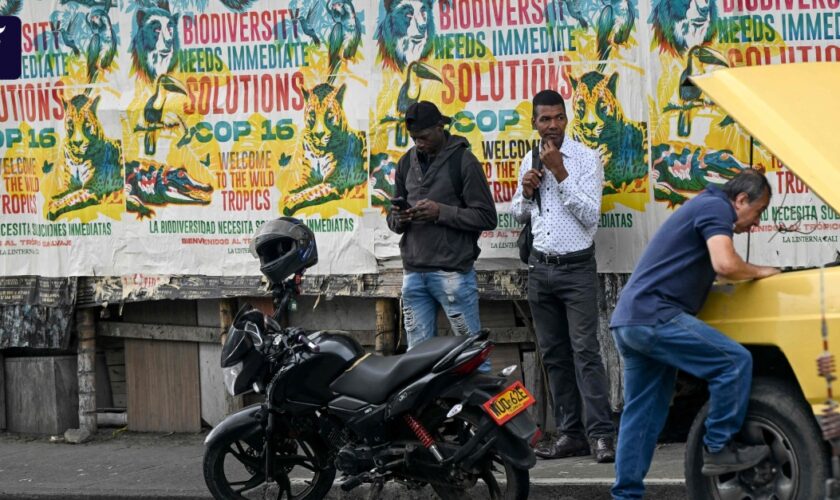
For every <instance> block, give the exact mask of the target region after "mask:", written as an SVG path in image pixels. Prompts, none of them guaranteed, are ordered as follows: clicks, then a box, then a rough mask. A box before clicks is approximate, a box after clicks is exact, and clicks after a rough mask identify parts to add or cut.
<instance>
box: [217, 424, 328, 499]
mask: <svg viewBox="0 0 840 500" xmlns="http://www.w3.org/2000/svg"><path fill="white" fill-rule="evenodd" d="M277 448H279V449H278V450H276V451H275V464H276V465H275V475H274V480H275V482H274V483H272V484H269V483H266V481H265V472H264V466H265V458H264V457H263V456H262V446H260V447H259V448H256V447H253V446H251V445H250V444H249V443H248V442H247V441H245V439H244V436H238V435H229V436H223V437H222V438H221V439H219V440H218V441H216V442H215V443H213V444H212V445H210V447H208V448H207V451H206V452H205V453H204V481H205V483H207V488H208V489H209V490H210V493H211V494H212V495H213V498H215V499H217V500H222V499H225V500H227V499H237V500H242V499H255V498H277V499H278V500H320V499H321V498H324V497H325V496H326V495H327V493H328V492H329V491H330V488H331V487H332V484H333V480H334V479H335V468H333V467H332V466H330V465H329V464H328V463H327V451H326V449H325V448H324V446H323V445H322V444H321V443H320V442H319V441H317V440H314V439H309V438H298V439H287V440H284V441H282V443H281V444H279V445H278V446H277Z"/></svg>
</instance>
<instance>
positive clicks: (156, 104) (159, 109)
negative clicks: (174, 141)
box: [134, 74, 192, 155]
mask: <svg viewBox="0 0 840 500" xmlns="http://www.w3.org/2000/svg"><path fill="white" fill-rule="evenodd" d="M170 92H174V93H176V94H183V95H187V89H186V87H184V84H183V83H181V82H180V81H178V80H177V79H176V78H173V77H171V76H169V75H167V74H163V75H159V76H158V77H157V79H156V80H155V92H154V93H153V94H152V96H151V97H149V99H148V100H147V101H146V105H145V106H144V107H143V119H142V123H141V124H139V125H137V126H136V127H135V128H134V131H135V132H140V131H145V132H146V133H145V135H144V137H143V147H144V149H145V151H146V154H147V155H153V154H155V151H156V150H157V133H158V131H159V130H161V129H170V128H175V127H179V126H180V127H181V129H182V130H183V131H184V133H183V134H182V135H181V139H180V140H179V141H178V147H181V146H183V145H185V144H187V143H189V142H190V139H191V138H192V135H191V134H190V130H189V128H188V127H187V124H186V123H184V120H183V119H182V118H181V117H180V116H179V115H177V114H175V113H169V114H167V113H165V108H166V98H167V95H168V94H169V93H170ZM166 118H169V120H166Z"/></svg>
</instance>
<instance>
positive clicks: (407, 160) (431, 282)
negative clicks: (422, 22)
mask: <svg viewBox="0 0 840 500" xmlns="http://www.w3.org/2000/svg"><path fill="white" fill-rule="evenodd" d="M450 121H451V120H450V118H449V117H446V116H443V115H442V114H441V113H440V111H439V110H438V108H437V106H435V105H434V104H432V103H431V102H428V101H420V102H418V103H415V104H413V105H411V107H409V108H408V110H407V111H406V115H405V124H406V128H407V129H408V132H409V135H411V138H412V140H413V141H414V144H415V145H414V147H413V148H411V149H409V150H408V152H407V153H406V154H404V155H403V156H402V158H400V161H399V164H398V165H397V175H396V198H399V199H403V200H405V202H407V204H406V205H403V208H404V209H402V210H401V209H400V207H399V206H398V205H399V203H398V202H396V199H395V202H394V203H392V205H391V211H390V213H389V214H388V227H390V228H391V230H392V231H394V232H396V233H399V234H402V239H400V254H401V255H402V260H403V267H404V269H405V273H404V277H403V288H402V294H403V317H404V318H405V330H406V333H407V335H408V348H409V349H411V348H413V347H414V346H416V345H417V344H419V343H420V342H422V341H424V340H426V339H428V338H430V337H433V336H435V334H436V332H437V305H438V304H440V305H441V306H442V307H443V310H444V312H445V313H446V316H447V318H449V322H450V324H451V326H452V330H453V331H454V332H455V333H456V334H458V335H464V334H469V335H474V334H476V333H478V331H479V329H480V323H479V318H478V285H477V283H476V277H475V269H474V268H473V263H474V262H475V259H476V258H478V254H479V252H480V250H479V248H478V237H479V236H480V235H481V232H482V231H488V230H492V229H495V228H496V222H497V218H496V205H495V204H494V203H493V197H492V195H491V194H490V187H489V186H488V184H487V177H486V176H485V175H484V170H483V169H482V167H481V164H480V163H479V162H478V159H476V157H475V156H474V155H473V154H472V152H470V150H469V143H468V142H467V140H466V139H465V138H463V137H459V136H455V135H451V134H449V132H447V131H445V130H444V126H445V125H447V124H449V123H450ZM489 369H490V365H489V363H485V364H484V365H482V368H481V370H482V371H488V370H489Z"/></svg>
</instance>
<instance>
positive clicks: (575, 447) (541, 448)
mask: <svg viewBox="0 0 840 500" xmlns="http://www.w3.org/2000/svg"><path fill="white" fill-rule="evenodd" d="M534 454H536V455H537V456H538V457H540V458H565V457H580V456H582V455H589V445H588V444H586V440H585V439H578V438H573V437H571V436H568V435H566V434H560V437H558V438H557V440H556V441H547V442H545V443H542V444H540V445H537V447H536V448H534Z"/></svg>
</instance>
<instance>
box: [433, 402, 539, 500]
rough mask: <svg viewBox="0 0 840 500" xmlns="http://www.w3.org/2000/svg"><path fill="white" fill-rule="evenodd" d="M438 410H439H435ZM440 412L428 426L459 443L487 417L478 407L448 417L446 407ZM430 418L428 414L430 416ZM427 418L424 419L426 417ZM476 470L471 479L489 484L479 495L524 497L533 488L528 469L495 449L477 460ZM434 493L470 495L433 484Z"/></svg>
mask: <svg viewBox="0 0 840 500" xmlns="http://www.w3.org/2000/svg"><path fill="white" fill-rule="evenodd" d="M433 413H436V412H433ZM442 413H443V414H439V417H438V418H434V417H433V418H432V419H431V421H430V420H426V422H429V424H430V425H429V427H428V430H429V431H430V432H431V433H432V435H433V436H434V438H435V440H436V441H437V442H441V441H443V442H446V443H449V444H451V445H454V446H459V445H460V444H462V443H463V442H465V441H466V440H467V439H469V435H470V432H471V431H472V430H474V429H477V428H478V427H479V425H480V424H481V422H482V421H483V420H484V419H488V418H490V417H488V416H487V415H486V414H485V413H484V412H482V411H481V410H480V409H477V408H465V409H464V410H463V411H462V412H461V413H459V414H457V415H455V416H454V417H452V418H446V415H445V413H446V412H445V411H444V412H442ZM427 418H428V416H427ZM424 420H425V419H424ZM476 469H477V474H475V475H474V477H473V478H472V481H473V482H474V484H476V485H477V484H478V480H479V479H480V480H481V481H482V482H483V483H484V485H485V486H486V488H487V489H486V490H483V489H482V492H481V493H480V497H478V498H487V499H490V500H525V499H527V498H528V492H529V490H530V486H531V485H530V477H529V476H530V474H529V472H528V469H520V468H518V467H516V466H514V465H513V464H511V463H510V462H509V461H508V460H505V459H504V458H503V457H502V456H501V455H499V453H498V452H497V451H496V448H495V447H493V448H490V449H489V450H488V452H487V455H486V459H485V460H484V461H483V463H477V464H476ZM432 488H433V489H434V490H435V493H437V495H438V496H439V497H440V498H441V499H442V500H460V499H463V498H468V497H469V493H468V492H467V491H466V489H464V488H459V487H455V486H445V485H442V484H439V483H438V484H434V483H433V484H432Z"/></svg>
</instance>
